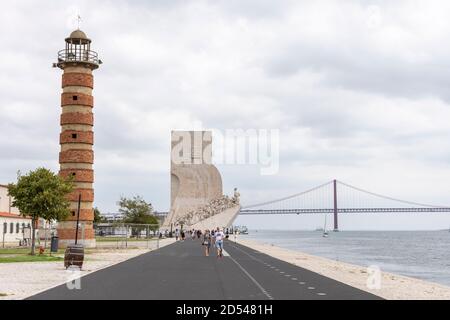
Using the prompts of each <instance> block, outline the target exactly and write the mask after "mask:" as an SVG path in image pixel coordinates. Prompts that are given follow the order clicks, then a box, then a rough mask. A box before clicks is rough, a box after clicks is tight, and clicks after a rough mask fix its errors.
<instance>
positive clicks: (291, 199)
mask: <svg viewBox="0 0 450 320" xmlns="http://www.w3.org/2000/svg"><path fill="white" fill-rule="evenodd" d="M389 212H392V213H401V212H405V213H426V212H450V207H446V206H437V205H430V204H423V203H417V202H413V201H406V200H401V199H396V198H393V197H389V196H385V195H381V194H378V193H374V192H370V191H367V190H364V189H361V188H358V187H355V186H352V185H349V184H346V183H344V182H341V181H338V180H332V181H329V182H327V183H324V184H322V185H319V186H317V187H314V188H311V189H309V190H306V191H303V192H300V193H296V194H293V195H290V196H287V197H283V198H279V199H275V200H271V201H265V202H261V203H256V204H251V205H246V206H242V208H241V210H240V213H239V214H241V215H250V214H253V215H261V214H273V215H277V214H278V215H281V214H298V215H299V214H333V217H334V231H338V230H339V226H338V215H339V214H340V213H344V214H345V213H389Z"/></svg>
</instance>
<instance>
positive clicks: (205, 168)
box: [163, 131, 240, 231]
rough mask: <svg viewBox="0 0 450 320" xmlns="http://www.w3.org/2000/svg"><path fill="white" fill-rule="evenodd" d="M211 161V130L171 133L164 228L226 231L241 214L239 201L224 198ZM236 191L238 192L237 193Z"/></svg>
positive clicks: (218, 177) (218, 175)
mask: <svg viewBox="0 0 450 320" xmlns="http://www.w3.org/2000/svg"><path fill="white" fill-rule="evenodd" d="M211 162H212V133H211V131H172V135H171V164H170V174H171V197H170V212H169V215H168V216H167V218H166V219H165V221H164V225H163V228H165V229H168V230H172V231H173V230H175V228H178V229H179V228H181V227H183V228H185V229H191V228H194V229H212V228H216V227H223V228H227V227H229V226H230V225H231V223H232V222H233V220H234V219H235V218H236V216H237V214H238V213H239V209H240V206H239V199H238V197H237V201H234V202H233V199H234V200H236V199H235V197H236V194H235V195H234V196H233V198H229V197H228V196H224V195H223V191H222V178H221V176H220V173H219V171H218V170H217V168H216V167H215V166H214V165H213V164H212V163H211ZM235 192H236V190H235Z"/></svg>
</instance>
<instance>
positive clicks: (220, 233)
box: [214, 227, 225, 258]
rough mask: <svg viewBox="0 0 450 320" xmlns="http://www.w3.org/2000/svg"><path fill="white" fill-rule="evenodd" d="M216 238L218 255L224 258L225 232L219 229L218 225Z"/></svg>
mask: <svg viewBox="0 0 450 320" xmlns="http://www.w3.org/2000/svg"><path fill="white" fill-rule="evenodd" d="M214 238H215V240H216V248H217V257H218V258H219V257H220V258H222V257H223V254H222V251H223V239H224V238H225V234H224V233H223V231H222V230H220V229H219V227H217V229H216V232H215V233H214Z"/></svg>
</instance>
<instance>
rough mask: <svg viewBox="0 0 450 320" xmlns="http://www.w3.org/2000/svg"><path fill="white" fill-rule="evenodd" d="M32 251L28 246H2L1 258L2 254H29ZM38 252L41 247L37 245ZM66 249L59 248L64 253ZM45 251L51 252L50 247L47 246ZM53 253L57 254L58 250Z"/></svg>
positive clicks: (59, 251) (0, 249) (0, 250)
mask: <svg viewBox="0 0 450 320" xmlns="http://www.w3.org/2000/svg"><path fill="white" fill-rule="evenodd" d="M30 251H31V248H30V247H26V248H0V258H1V257H2V254H8V255H11V254H29V253H30ZM35 251H36V254H38V253H39V248H38V247H36V250H35ZM64 251H65V249H58V253H64ZM44 253H50V248H47V250H45V252H44ZM52 254H56V252H53V253H52Z"/></svg>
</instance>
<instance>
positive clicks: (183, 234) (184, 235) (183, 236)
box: [181, 229, 186, 241]
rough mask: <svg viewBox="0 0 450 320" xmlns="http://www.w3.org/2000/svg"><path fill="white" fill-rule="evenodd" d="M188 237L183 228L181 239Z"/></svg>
mask: <svg viewBox="0 0 450 320" xmlns="http://www.w3.org/2000/svg"><path fill="white" fill-rule="evenodd" d="M184 239H186V234H185V233H184V230H183V229H181V241H184Z"/></svg>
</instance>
